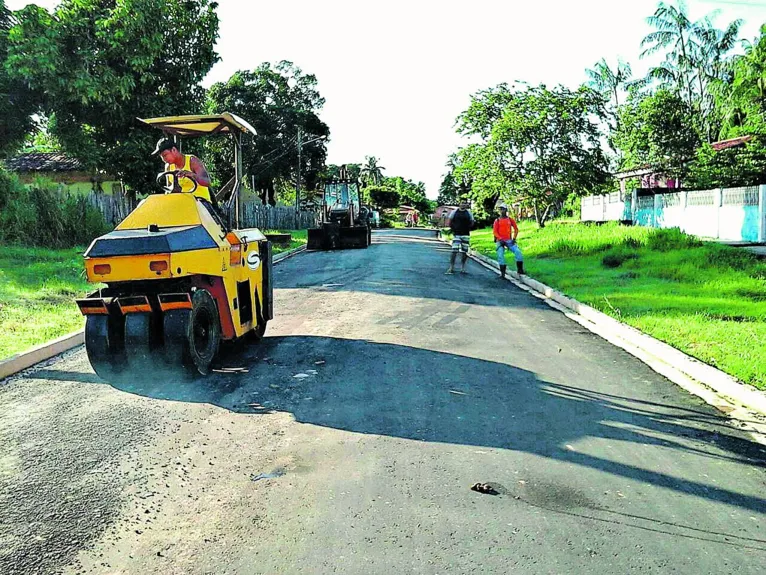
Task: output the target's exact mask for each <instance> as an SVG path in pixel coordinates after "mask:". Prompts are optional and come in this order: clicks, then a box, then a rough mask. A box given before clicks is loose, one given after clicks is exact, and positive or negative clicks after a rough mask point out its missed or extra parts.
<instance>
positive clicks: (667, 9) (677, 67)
mask: <svg viewBox="0 0 766 575" xmlns="http://www.w3.org/2000/svg"><path fill="white" fill-rule="evenodd" d="M646 21H647V22H648V23H649V24H650V25H651V26H653V27H654V28H655V31H654V32H652V33H651V34H649V35H648V36H646V37H645V38H644V39H643V40H642V41H641V47H642V48H644V51H643V52H641V58H643V57H645V56H650V55H652V54H656V53H657V52H659V51H660V50H663V49H665V50H668V52H667V54H666V57H665V62H664V63H663V64H661V65H660V66H656V67H654V68H651V69H650V70H649V77H650V78H652V79H659V80H662V81H673V82H674V83H675V84H676V89H677V90H678V92H679V94H681V95H682V96H683V95H686V96H687V97H688V104H689V105H690V106H691V105H692V104H693V102H692V87H691V79H690V75H691V73H692V71H693V65H692V59H691V44H692V41H691V35H692V32H693V29H694V23H692V21H691V20H690V19H689V16H688V13H687V9H686V3H685V2H684V1H683V0H679V2H678V6H673V5H668V4H665V2H660V3H659V5H658V6H657V10H656V11H655V12H654V15H652V16H649V17H648V18H647V19H646Z"/></svg>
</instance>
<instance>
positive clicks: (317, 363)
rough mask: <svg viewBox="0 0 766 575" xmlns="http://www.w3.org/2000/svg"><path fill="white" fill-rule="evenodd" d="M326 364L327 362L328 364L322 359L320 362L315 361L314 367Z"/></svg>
mask: <svg viewBox="0 0 766 575" xmlns="http://www.w3.org/2000/svg"><path fill="white" fill-rule="evenodd" d="M326 363H327V362H326V361H325V360H323V359H320V360H319V361H315V362H314V365H324V364H326Z"/></svg>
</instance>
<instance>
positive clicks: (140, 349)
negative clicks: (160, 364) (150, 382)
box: [125, 313, 157, 370]
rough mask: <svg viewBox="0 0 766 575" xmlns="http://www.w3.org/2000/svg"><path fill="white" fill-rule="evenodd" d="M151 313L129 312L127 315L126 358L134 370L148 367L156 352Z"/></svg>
mask: <svg viewBox="0 0 766 575" xmlns="http://www.w3.org/2000/svg"><path fill="white" fill-rule="evenodd" d="M153 324H154V322H153V320H152V314H151V313H129V314H127V315H126V316H125V360H126V363H127V365H128V367H129V368H130V369H132V370H139V369H146V367H147V366H150V365H151V362H152V360H153V357H152V355H153V354H154V353H155V349H156V347H157V346H156V343H155V337H154V329H153Z"/></svg>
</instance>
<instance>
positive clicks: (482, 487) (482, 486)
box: [471, 483, 499, 495]
mask: <svg viewBox="0 0 766 575" xmlns="http://www.w3.org/2000/svg"><path fill="white" fill-rule="evenodd" d="M471 491H476V492H477V493H484V494H485V495H499V493H498V491H497V490H495V488H494V487H492V485H490V484H489V483H474V484H473V485H472V486H471Z"/></svg>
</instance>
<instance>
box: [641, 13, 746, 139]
mask: <svg viewBox="0 0 766 575" xmlns="http://www.w3.org/2000/svg"><path fill="white" fill-rule="evenodd" d="M714 15H715V13H713V14H710V15H708V16H705V17H704V18H702V19H700V20H697V21H696V22H692V21H691V20H690V18H689V16H688V12H687V9H686V4H685V3H684V2H683V1H679V3H678V6H673V5H668V4H665V3H664V2H660V3H659V6H658V7H657V11H656V12H655V13H654V15H653V16H651V17H649V18H648V19H647V20H648V22H649V23H650V24H651V25H652V26H654V27H655V28H656V30H655V31H654V32H652V33H651V34H649V35H648V36H646V38H644V40H643V42H642V46H644V47H646V48H645V50H644V52H643V53H642V57H643V56H645V55H648V54H654V53H657V52H659V51H661V50H665V52H666V53H665V60H664V62H662V63H661V64H659V65H658V66H655V67H653V68H651V69H650V70H649V78H650V79H654V80H658V81H659V82H660V85H661V86H662V87H666V88H670V89H671V90H673V91H675V92H676V93H677V94H679V95H680V96H681V97H682V98H683V99H684V101H685V102H686V104H687V105H688V106H689V108H691V109H693V110H694V111H695V113H696V114H697V118H696V119H697V123H698V125H699V126H700V128H701V130H702V133H703V134H704V135H705V137H706V138H707V140H708V141H712V140H713V138H714V137H715V135H716V134H717V132H718V124H719V122H720V119H719V117H718V114H717V113H716V107H715V98H714V93H713V87H714V85H715V84H716V83H717V82H719V81H721V80H726V78H727V77H728V75H729V67H730V60H729V58H728V54H729V52H730V51H731V50H732V49H733V48H735V47H736V46H737V44H738V43H739V29H740V27H741V25H742V21H741V20H735V21H734V22H731V23H730V24H729V25H728V26H727V27H726V28H725V29H723V30H719V29H717V28H715V26H713V16H714Z"/></svg>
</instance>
